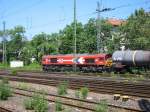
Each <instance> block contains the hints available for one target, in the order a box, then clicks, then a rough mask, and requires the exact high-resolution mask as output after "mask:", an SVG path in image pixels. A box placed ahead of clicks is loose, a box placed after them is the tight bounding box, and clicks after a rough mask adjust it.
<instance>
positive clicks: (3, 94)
mask: <svg viewBox="0 0 150 112" xmlns="http://www.w3.org/2000/svg"><path fill="white" fill-rule="evenodd" d="M11 95H12V92H11V89H10V87H9V85H8V84H5V83H3V82H2V83H0V99H1V100H7V99H8V97H10V96H11Z"/></svg>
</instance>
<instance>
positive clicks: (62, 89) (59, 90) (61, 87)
mask: <svg viewBox="0 0 150 112" xmlns="http://www.w3.org/2000/svg"><path fill="white" fill-rule="evenodd" d="M67 88H68V84H67V82H64V83H61V84H59V85H58V88H57V93H58V95H65V94H67Z"/></svg>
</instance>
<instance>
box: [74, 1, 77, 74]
mask: <svg viewBox="0 0 150 112" xmlns="http://www.w3.org/2000/svg"><path fill="white" fill-rule="evenodd" d="M76 24H77V20H76V0H74V58H75V59H76V53H77V48H76V33H77V32H76V27H77V26H76ZM76 68H77V65H76V62H75V64H74V72H76Z"/></svg>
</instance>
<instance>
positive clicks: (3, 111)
mask: <svg viewBox="0 0 150 112" xmlns="http://www.w3.org/2000/svg"><path fill="white" fill-rule="evenodd" d="M0 112H13V110H10V109H7V108H4V107H1V106H0Z"/></svg>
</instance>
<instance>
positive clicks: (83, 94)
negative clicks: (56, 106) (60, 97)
mask: <svg viewBox="0 0 150 112" xmlns="http://www.w3.org/2000/svg"><path fill="white" fill-rule="evenodd" d="M80 92H81V98H83V99H86V98H87V96H88V92H89V90H88V88H86V87H83V88H81V89H80Z"/></svg>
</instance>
